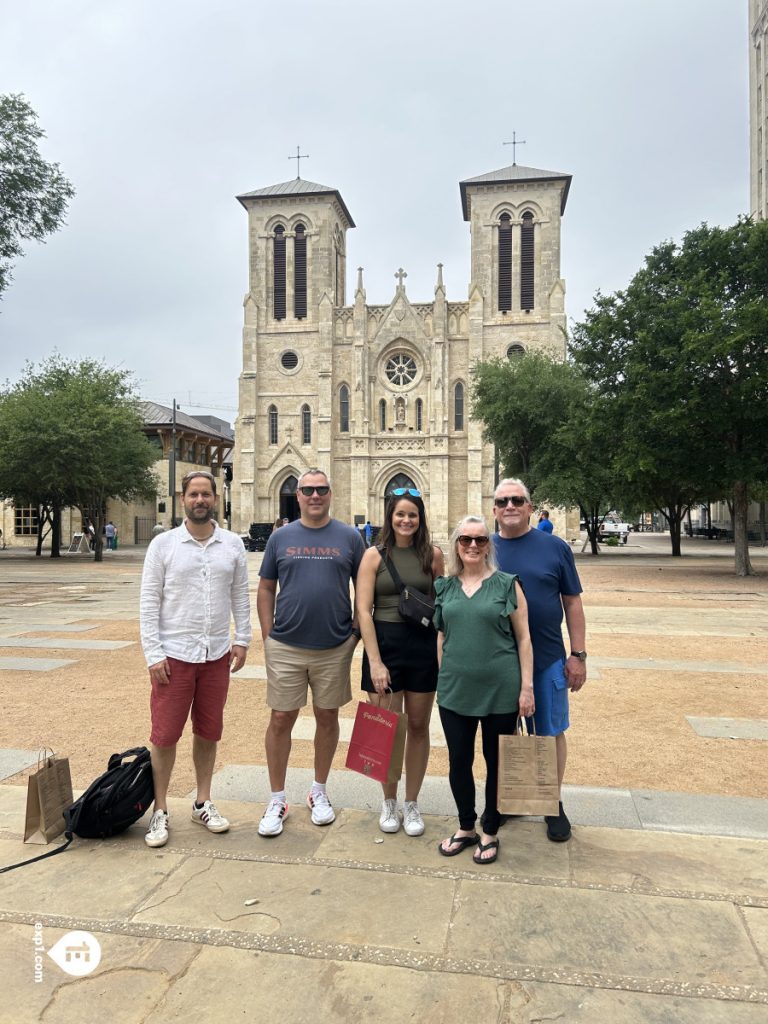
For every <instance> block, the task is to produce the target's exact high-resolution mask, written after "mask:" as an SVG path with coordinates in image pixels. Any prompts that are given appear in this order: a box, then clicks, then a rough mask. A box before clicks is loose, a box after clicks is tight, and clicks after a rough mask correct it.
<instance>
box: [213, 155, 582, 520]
mask: <svg viewBox="0 0 768 1024" xmlns="http://www.w3.org/2000/svg"><path fill="white" fill-rule="evenodd" d="M570 183H571V175H569V174H563V173H560V172H557V171H546V170H540V169H538V168H533V167H522V166H519V165H517V164H513V165H512V166H511V167H504V168H502V169H500V170H497V171H492V172H490V173H488V174H481V175H479V176H478V177H474V178H468V179H466V180H465V181H462V182H460V183H459V191H460V198H461V208H462V212H463V215H464V220H465V221H467V223H468V224H469V230H470V273H469V286H468V299H467V301H464V302H452V301H450V300H449V299H448V296H447V295H446V291H445V287H444V285H443V279H442V265H441V264H439V265H438V267H437V269H436V279H435V290H434V297H433V298H432V299H431V301H429V302H418V301H414V300H412V298H411V297H410V296H409V295H408V293H407V274H406V272H405V271H404V270H402V269H400V270H398V271H397V273H396V274H395V275H394V281H395V284H394V293H393V294H392V295H391V296H390V297H389V298H388V300H387V301H386V302H385V303H383V304H378V305H371V304H369V303H368V299H367V296H366V292H365V283H364V276H363V270H362V268H360V269H358V271H357V274H356V285H355V290H354V294H353V295H352V296H351V302H350V303H348V302H347V294H346V269H347V268H346V248H347V232H348V231H349V230H350V228H354V226H355V225H354V221H353V220H352V216H351V214H350V212H349V210H348V209H347V207H346V204H345V203H344V200H343V199H342V196H341V193H340V192H339V190H338V189H336V188H333V187H329V186H326V185H319V184H316V183H313V182H310V181H305V180H303V179H301V178H295V179H294V180H292V181H287V182H283V183H281V184H278V185H272V186H269V187H267V188H260V189H256V190H255V191H253V192H247V193H245V194H244V195H240V196H238V197H237V198H238V200H239V201H240V203H241V204H242V205H243V207H244V208H245V210H246V211H247V213H248V252H249V288H248V292H247V294H246V296H245V300H244V310H245V322H244V327H243V366H242V373H241V375H240V385H239V386H240V397H239V414H238V419H237V422H236V426H235V451H234V458H233V471H234V480H233V493H232V513H233V523H232V525H233V528H234V529H235V530H238V531H240V532H246V531H247V529H248V527H249V525H250V524H251V523H252V522H271V521H273V520H274V519H275V518H276V517H278V516H281V517H282V516H288V517H289V518H293V517H295V516H296V515H297V514H298V507H297V502H296V497H295V490H296V483H297V479H298V477H299V476H300V474H301V473H302V472H303V471H304V470H306V469H308V468H309V467H311V466H319V467H321V468H323V469H326V470H327V471H328V473H329V474H330V477H331V483H332V486H333V492H334V500H333V507H332V514H333V515H334V516H335V517H336V518H337V519H341V520H344V521H346V522H350V523H352V522H354V521H355V517H356V516H357V517H360V519H361V520H362V521H363V522H364V521H365V520H366V519H370V521H371V522H372V523H373V524H374V525H377V524H380V523H381V521H382V514H383V504H384V498H385V496H386V495H387V494H388V493H389V491H390V490H391V489H392V488H393V487H396V486H403V485H405V486H415V487H417V488H418V489H419V490H420V491H421V493H422V495H423V496H424V501H425V504H426V507H427V511H428V514H429V519H430V526H431V528H432V532H433V534H434V536H435V537H436V538H437V539H445V538H446V537H447V536H448V534H449V533H450V531H451V529H452V528H453V526H454V525H455V523H456V522H457V521H458V520H459V519H460V518H461V516H463V515H465V514H467V513H480V512H483V513H484V514H486V515H488V514H489V510H490V507H491V504H492V497H493V490H494V472H495V467H494V451H493V447H492V446H491V445H489V444H487V443H485V442H484V441H483V438H482V424H481V423H479V422H475V421H473V419H472V417H471V415H470V402H469V399H470V386H471V384H470V378H471V370H472V366H473V365H474V364H475V363H476V362H477V361H479V360H485V359H489V358H491V357H501V358H506V359H516V358H519V357H520V356H521V355H523V354H524V353H525V352H526V351H528V350H529V349H536V350H544V351H547V352H550V353H551V354H552V355H553V356H554V357H555V358H564V356H565V346H566V315H565V282H564V281H563V279H562V277H561V276H560V227H561V218H562V215H563V213H564V211H565V206H566V202H567V199H568V190H569V187H570Z"/></svg>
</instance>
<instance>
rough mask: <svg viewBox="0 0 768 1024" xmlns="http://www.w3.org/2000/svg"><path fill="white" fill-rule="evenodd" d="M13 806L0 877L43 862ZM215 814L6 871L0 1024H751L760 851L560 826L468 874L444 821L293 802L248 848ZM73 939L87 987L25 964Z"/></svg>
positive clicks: (761, 992)
mask: <svg viewBox="0 0 768 1024" xmlns="http://www.w3.org/2000/svg"><path fill="white" fill-rule="evenodd" d="M24 799H25V795H24V789H23V788H22V787H18V786H2V787H0V859H1V860H2V863H3V864H4V865H5V864H9V863H13V862H14V861H16V860H19V859H28V858H30V857H32V856H35V855H36V854H37V853H39V852H40V849H41V848H40V847H37V848H35V847H30V846H24V845H23V844H22V843H21V836H20V835H19V829H20V827H21V823H22V822H23V819H24ZM219 807H220V809H221V810H222V812H223V813H224V814H226V815H227V816H228V817H229V818H230V820H231V821H232V822H233V827H232V829H231V830H230V832H229V833H227V834H225V835H219V836H213V835H210V834H209V833H208V832H206V831H205V830H204V829H203V828H202V827H201V826H199V825H197V824H195V823H193V822H192V821H190V819H189V813H190V803H189V801H188V800H178V799H177V800H174V801H172V803H171V839H170V841H169V843H168V845H167V846H166V847H164V848H162V849H160V850H149V849H147V847H146V846H145V844H144V842H143V832H144V828H143V827H142V825H136V826H134V827H133V828H132V829H130V830H129V832H127V833H125V834H124V835H123V836H120V837H117V838H115V839H112V840H106V841H95V842H87V841H84V840H78V839H76V840H75V842H74V844H73V846H72V847H71V848H70V849H69V850H67V851H66V852H64V853H63V854H61V855H59V856H56V857H53V858H51V859H49V860H47V861H43V862H42V863H39V864H34V865H29V866H28V867H23V868H20V869H18V870H16V871H13V872H9V873H8V874H6V875H3V883H2V890H1V891H2V895H1V896H0V919H2V920H3V921H4V922H5V927H4V928H3V931H2V940H0V941H1V942H2V955H3V962H4V964H5V965H6V978H7V980H8V982H10V985H8V984H7V983H6V998H5V999H4V1000H3V1002H2V1004H1V1005H0V1022H2V1024H5V1022H8V1024H27V1022H37V1021H45V1022H46V1024H70V1022H72V1024H74V1022H78V1024H82V1022H88V1024H89V1022H91V1021H93V1022H95V1021H101V1020H108V1021H110V1022H112V1024H121V1022H125V1024H140V1022H142V1024H143V1022H145V1021H147V1022H152V1024H164V1022H166V1021H168V1022H170V1021H185V1020H190V1019H200V1020H210V1021H234V1020H241V1019H242V1020H255V1021H262V1020H264V1021H266V1020H270V1019H279V1020H281V1021H284V1022H288V1024H299V1022H305V1021H306V1022H310V1021H311V1022H317V1021H322V1022H323V1024H336V1022H339V1024H341V1022H350V1021H357V1020H359V1019H361V1018H364V1019H367V1020H376V1021H381V1022H385V1024H387V1022H390V1021H391V1022H395V1021H397V1022H402V1021H408V1020H418V1021H420V1022H441V1024H442V1022H453V1021H456V1022H459V1021H464V1020H466V1019H468V1018H470V1017H475V1016H477V1017H478V1018H481V1019H483V1018H490V1019H491V1020H493V1021H499V1022H505V1024H506V1022H526V1024H533V1022H539V1021H544V1020H553V1021H567V1022H569V1024H581V1022H585V1024H586V1022H587V1021H589V1022H609V1024H640V1022H643V1024H648V1022H654V1024H670V1022H677V1024H694V1022H695V1024H702V1022H706V1024H721V1022H722V1024H726V1022H727V1024H758V1022H761V1024H762V1022H764V1021H765V1020H766V1018H767V1017H768V844H766V842H765V841H764V840H752V839H734V838H720V837H714V836H701V835H696V836H693V835H685V834H672V833H668V832H660V831H649V830H644V831H638V830H633V829H617V828H604V827H595V826H585V825H582V826H578V825H577V826H576V827H575V828H574V835H573V838H572V840H571V841H570V842H569V843H566V844H562V845H556V844H554V843H550V842H549V841H548V840H547V839H546V836H545V833H544V829H543V827H542V826H541V824H538V823H535V822H528V821H525V820H521V819H517V820H513V821H510V822H508V823H507V824H506V825H505V826H504V828H503V829H502V831H501V833H500V839H501V851H500V855H499V860H498V861H497V863H496V864H494V865H489V866H487V867H484V868H481V867H477V866H475V865H474V864H473V862H472V858H471V853H470V852H469V851H465V852H464V853H462V854H460V855H459V856H457V857H455V858H450V859H449V858H443V857H440V856H439V854H438V851H437V843H438V841H439V840H440V838H442V837H443V836H445V835H448V834H450V832H451V831H452V830H453V827H454V825H455V818H454V817H453V816H451V817H447V816H445V817H441V816H435V815H431V816H427V818H426V822H427V830H426V833H425V835H424V836H423V837H421V838H419V839H411V838H409V837H407V836H406V835H405V834H404V833H403V832H402V831H401V832H399V833H398V834H397V835H383V834H382V833H381V832H379V830H378V827H377V821H376V814H375V813H371V812H366V811H361V810H356V809H349V808H345V809H342V810H340V811H339V814H338V817H337V820H336V822H335V823H334V824H333V825H331V826H330V827H328V828H317V827H315V826H313V825H312V824H311V823H310V821H309V814H308V811H307V809H306V807H304V806H303V805H301V804H298V805H294V806H292V807H291V810H290V814H289V817H288V819H287V821H286V826H285V830H284V832H283V834H282V835H281V836H279V837H277V838H275V839H262V838H261V837H259V836H258V834H257V824H258V816H259V814H260V813H261V808H260V807H259V808H256V807H254V805H253V804H252V803H249V804H243V803H238V802H234V801H229V800H222V801H220V802H219ZM72 931H86V932H88V933H90V936H91V937H87V943H88V945H89V950H88V955H90V954H91V953H94V943H93V938H95V939H96V940H97V941H98V943H99V944H100V947H101V962H100V964H99V966H98V968H97V969H96V970H95V971H94V973H93V974H90V975H88V976H85V977H73V976H70V975H69V974H67V973H65V971H64V970H62V968H61V967H59V966H58V965H57V964H56V963H54V961H53V960H52V959H51V958H49V957H48V956H46V955H40V954H41V950H48V949H50V948H51V947H52V946H53V945H54V944H55V943H56V942H58V941H59V940H60V939H61V938H62V937H63V936H65V935H66V934H67V933H69V932H72ZM36 942H37V943H38V945H35V943H36ZM36 953H37V954H38V956H39V959H38V961H37V964H36V959H35V958H36ZM73 955H75V954H73ZM78 955H80V954H78ZM94 955H95V953H94ZM36 966H37V969H38V974H37V977H39V978H40V980H39V981H38V980H36V974H35V971H36Z"/></svg>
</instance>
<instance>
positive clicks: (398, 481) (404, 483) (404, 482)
mask: <svg viewBox="0 0 768 1024" xmlns="http://www.w3.org/2000/svg"><path fill="white" fill-rule="evenodd" d="M400 487H411V488H413V490H414V491H418V490H419V487H418V484H416V483H414V481H413V480H412V479H411V478H410V477H409V476H408V474H407V473H395V475H394V476H393V477H392V478H391V480H390V481H389V483H388V484H387V486H386V487H385V488H384V496H385V497H386V496H387V495H388V494H391V493H392V491H396V490H398V489H399V488H400Z"/></svg>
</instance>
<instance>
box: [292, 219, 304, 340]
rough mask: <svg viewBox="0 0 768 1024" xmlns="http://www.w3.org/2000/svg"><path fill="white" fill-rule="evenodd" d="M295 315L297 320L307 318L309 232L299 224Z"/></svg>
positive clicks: (295, 252) (295, 251) (296, 232)
mask: <svg viewBox="0 0 768 1024" xmlns="http://www.w3.org/2000/svg"><path fill="white" fill-rule="evenodd" d="M293 315H294V316H295V317H296V319H297V320H304V319H306V316H307V232H306V229H305V227H304V225H303V224H297V225H296V227H295V229H294V237H293Z"/></svg>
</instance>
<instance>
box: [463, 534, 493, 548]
mask: <svg viewBox="0 0 768 1024" xmlns="http://www.w3.org/2000/svg"><path fill="white" fill-rule="evenodd" d="M456 539H457V540H458V542H459V544H461V546H462V547H463V548H471V547H472V544H473V543H474V544H476V545H477V546H478V548H481V549H482V548H484V547H485V546H486V545H487V543H488V541H489V540H490V539H491V538H490V537H470V536H469V535H468V534H466V533H462V534H460V535H459V536H458V537H457V538H456Z"/></svg>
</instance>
